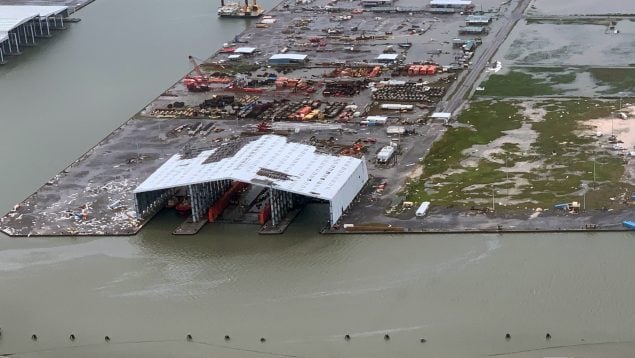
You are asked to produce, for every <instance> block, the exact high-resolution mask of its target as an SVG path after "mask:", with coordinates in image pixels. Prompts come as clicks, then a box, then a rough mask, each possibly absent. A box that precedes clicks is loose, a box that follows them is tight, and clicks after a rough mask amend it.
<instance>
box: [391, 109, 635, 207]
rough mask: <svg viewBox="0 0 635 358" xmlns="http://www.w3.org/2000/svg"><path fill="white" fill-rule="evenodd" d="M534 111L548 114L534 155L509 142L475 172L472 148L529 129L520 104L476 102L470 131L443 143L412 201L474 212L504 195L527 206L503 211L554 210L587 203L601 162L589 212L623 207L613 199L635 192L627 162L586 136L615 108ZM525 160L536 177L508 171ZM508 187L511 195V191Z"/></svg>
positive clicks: (537, 126)
mask: <svg viewBox="0 0 635 358" xmlns="http://www.w3.org/2000/svg"><path fill="white" fill-rule="evenodd" d="M534 107H541V108H544V109H547V111H548V112H547V114H546V116H545V118H544V120H543V121H538V122H532V128H533V129H534V130H535V131H536V132H537V135H538V137H537V140H536V142H535V143H533V145H532V147H531V150H530V151H529V152H527V153H525V152H522V151H521V148H520V147H519V145H518V144H516V143H503V144H502V145H501V147H500V149H501V152H499V153H496V154H494V155H491V156H490V157H489V158H480V159H479V162H478V164H477V165H476V166H475V167H463V166H462V165H461V161H462V160H464V159H466V156H464V155H463V154H462V152H463V151H464V150H466V149H468V148H471V147H472V146H474V145H479V144H488V143H490V142H491V141H493V140H495V139H497V138H499V137H501V136H503V135H504V133H503V131H506V130H511V129H516V128H519V127H520V126H521V125H522V123H523V118H522V116H521V115H520V114H519V112H518V108H517V107H516V105H515V103H512V102H507V101H481V102H473V103H472V104H471V107H470V108H469V109H468V110H467V111H465V112H463V113H462V114H461V115H460V116H459V118H458V121H459V122H460V123H463V124H468V125H470V127H469V128H467V127H458V128H451V129H449V130H448V131H447V132H446V133H445V135H444V136H443V137H442V138H441V139H440V140H439V141H437V142H435V144H434V145H433V146H432V148H431V149H430V152H429V154H428V156H427V157H426V158H425V159H424V161H423V163H424V170H423V175H422V177H421V178H420V179H419V180H417V181H413V182H411V183H409V185H408V186H407V187H406V189H405V190H404V192H403V193H402V194H403V195H405V197H406V198H407V200H408V201H415V202H421V201H431V202H433V203H435V205H442V206H453V207H457V206H458V207H463V208H469V207H471V206H481V207H482V206H489V204H487V203H489V202H490V200H491V197H492V193H493V191H496V192H497V193H498V194H496V196H497V197H498V198H499V199H500V200H501V201H504V200H507V199H510V200H513V201H514V202H518V203H522V204H512V205H510V206H509V207H504V206H503V207H498V209H497V210H498V211H501V210H502V211H504V212H513V211H516V210H520V211H522V210H524V209H525V207H528V208H535V207H542V208H551V207H552V206H553V205H554V204H556V203H560V202H571V201H581V198H580V197H579V196H580V192H579V191H580V189H581V188H582V184H583V183H590V182H592V181H593V173H594V160H595V179H596V181H597V182H598V183H599V186H598V188H597V190H593V193H589V194H588V196H587V208H588V209H594V208H597V209H599V208H603V207H604V208H619V207H620V205H623V204H622V203H621V200H610V198H617V197H621V196H623V195H626V194H628V195H630V192H632V191H633V189H635V188H634V187H633V186H631V185H629V184H626V183H621V180H622V176H623V174H624V162H623V159H621V158H620V157H617V156H615V155H613V154H610V153H608V152H607V151H606V150H605V149H602V148H599V147H598V146H597V143H595V141H596V140H597V139H596V138H593V137H592V136H582V135H580V131H581V130H582V129H584V121H585V120H588V119H593V118H600V117H605V116H607V115H609V114H610V112H611V111H612V109H613V107H614V103H613V102H612V101H591V100H570V101H543V102H540V103H534ZM554 152H555V154H554ZM472 159H474V157H472ZM519 162H530V163H534V169H533V170H532V171H531V172H529V173H526V172H517V173H515V172H510V173H509V174H507V173H506V168H505V167H507V168H513V167H514V166H515V164H516V163H519ZM536 165H538V166H536ZM520 180H523V184H522V186H521V185H519V184H518V183H519V182H520ZM525 182H526V183H527V184H524V183H525ZM508 188H509V189H510V191H506V189H508ZM503 198H504V199H503Z"/></svg>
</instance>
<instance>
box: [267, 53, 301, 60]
mask: <svg viewBox="0 0 635 358" xmlns="http://www.w3.org/2000/svg"><path fill="white" fill-rule="evenodd" d="M306 58H307V55H302V54H298V53H279V54H276V55H273V56H271V57H269V60H300V61H302V60H305V59H306Z"/></svg>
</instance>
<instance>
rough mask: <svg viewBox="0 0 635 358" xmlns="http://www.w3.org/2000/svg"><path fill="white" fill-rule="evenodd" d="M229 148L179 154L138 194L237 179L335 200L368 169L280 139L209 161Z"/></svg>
mask: <svg viewBox="0 0 635 358" xmlns="http://www.w3.org/2000/svg"><path fill="white" fill-rule="evenodd" d="M226 145H228V146H232V145H237V144H236V143H228V144H226ZM230 148H231V147H226V148H223V146H221V147H218V148H213V149H210V150H205V151H202V152H201V153H200V154H198V155H196V156H194V157H192V158H191V159H182V155H181V154H176V155H174V156H172V157H171V158H170V159H168V161H167V162H165V164H163V165H162V166H161V167H160V168H159V169H157V170H156V171H155V172H154V173H153V174H152V175H150V177H148V178H147V179H146V180H145V181H144V182H143V183H141V184H140V185H139V186H138V187H137V188H136V189H135V190H134V192H135V193H141V192H147V191H154V190H161V189H167V188H174V187H180V186H186V185H191V184H198V183H205V182H212V181H218V180H225V179H233V180H238V181H241V182H244V183H251V184H256V185H263V186H272V187H274V188H276V189H278V190H284V191H288V192H292V193H296V194H301V195H305V196H310V197H314V198H320V199H324V200H332V199H333V198H335V197H336V196H337V194H338V191H339V190H340V189H341V188H342V187H343V186H344V185H345V184H346V183H347V181H348V180H349V177H350V176H351V175H352V174H353V173H354V172H355V170H357V168H359V167H360V166H361V165H363V164H364V163H363V161H362V160H361V159H357V158H353V157H346V156H334V155H328V154H323V153H318V152H316V151H315V150H316V148H315V147H313V146H310V145H306V144H301V143H292V142H287V138H286V137H282V136H277V135H263V136H261V137H259V138H258V139H253V140H252V141H251V142H248V143H247V144H244V145H243V146H242V147H241V148H240V149H238V150H237V151H236V152H235V154H233V155H228V156H226V157H223V158H222V159H213V158H210V156H211V155H213V154H214V153H216V152H217V151H219V150H221V151H225V150H227V149H230ZM230 150H231V149H230ZM208 159H209V160H208ZM206 161H208V162H207V163H206Z"/></svg>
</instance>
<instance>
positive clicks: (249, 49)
mask: <svg viewBox="0 0 635 358" xmlns="http://www.w3.org/2000/svg"><path fill="white" fill-rule="evenodd" d="M254 51H256V48H255V47H238V48H237V49H235V50H234V53H247V54H250V53H254Z"/></svg>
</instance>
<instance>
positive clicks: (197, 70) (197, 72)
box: [187, 55, 205, 77]
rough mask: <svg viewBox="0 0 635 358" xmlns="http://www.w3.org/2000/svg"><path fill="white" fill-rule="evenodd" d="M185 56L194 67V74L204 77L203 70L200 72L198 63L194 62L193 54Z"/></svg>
mask: <svg viewBox="0 0 635 358" xmlns="http://www.w3.org/2000/svg"><path fill="white" fill-rule="evenodd" d="M187 58H188V59H189V60H190V63H191V64H192V67H194V72H196V74H197V75H199V76H201V77H205V76H203V72H201V67H200V66H199V65H198V63H196V60H195V59H194V56H192V55H190V56H188V57H187Z"/></svg>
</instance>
